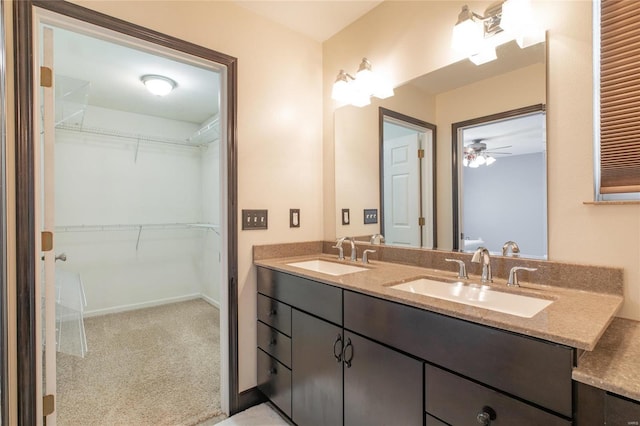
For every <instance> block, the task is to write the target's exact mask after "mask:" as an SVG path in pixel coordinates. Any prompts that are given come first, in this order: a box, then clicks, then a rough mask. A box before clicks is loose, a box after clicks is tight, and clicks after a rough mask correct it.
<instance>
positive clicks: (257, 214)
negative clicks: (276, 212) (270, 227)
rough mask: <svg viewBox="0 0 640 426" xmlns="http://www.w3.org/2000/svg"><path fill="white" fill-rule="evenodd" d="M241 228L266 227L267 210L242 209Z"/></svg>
mask: <svg viewBox="0 0 640 426" xmlns="http://www.w3.org/2000/svg"><path fill="white" fill-rule="evenodd" d="M242 229H248V230H250V229H267V210H242Z"/></svg>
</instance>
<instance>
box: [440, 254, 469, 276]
mask: <svg viewBox="0 0 640 426" xmlns="http://www.w3.org/2000/svg"><path fill="white" fill-rule="evenodd" d="M445 260H446V261H447V262H455V263H457V264H458V278H460V279H465V280H466V279H468V278H469V276H468V275H467V267H466V266H465V264H464V260H458V259H445Z"/></svg>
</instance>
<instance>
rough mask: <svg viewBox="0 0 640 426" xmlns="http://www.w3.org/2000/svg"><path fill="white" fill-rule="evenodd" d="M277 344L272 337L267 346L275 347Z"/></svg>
mask: <svg viewBox="0 0 640 426" xmlns="http://www.w3.org/2000/svg"><path fill="white" fill-rule="evenodd" d="M277 344H278V341H277V340H276V338H275V337H272V338H271V340H269V346H275V345H277Z"/></svg>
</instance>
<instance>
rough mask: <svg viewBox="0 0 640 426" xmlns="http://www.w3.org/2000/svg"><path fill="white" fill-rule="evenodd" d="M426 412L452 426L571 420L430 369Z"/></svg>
mask: <svg viewBox="0 0 640 426" xmlns="http://www.w3.org/2000/svg"><path fill="white" fill-rule="evenodd" d="M425 409H426V411H427V413H428V414H431V415H433V416H435V417H437V418H439V419H442V420H443V421H445V422H446V423H449V424H451V425H473V424H491V425H496V426H498V425H505V426H509V425H518V426H540V425H545V426H570V425H571V421H570V420H567V419H564V418H561V417H558V416H556V415H554V414H550V413H549V412H547V411H544V410H541V409H539V408H536V407H533V406H532V405H529V404H526V403H524V402H521V401H519V400H517V399H514V398H511V397H509V396H507V395H505V394H503V393H501V392H497V391H495V390H493V389H490V388H487V387H485V386H482V385H480V384H478V383H475V382H472V381H470V380H467V379H465V378H463V377H460V376H458V375H456V374H453V373H450V372H447V371H444V370H442V369H440V368H437V367H434V366H431V365H427V366H426V368H425ZM483 421H486V423H483Z"/></svg>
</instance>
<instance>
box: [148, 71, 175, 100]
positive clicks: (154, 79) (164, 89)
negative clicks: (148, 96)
mask: <svg viewBox="0 0 640 426" xmlns="http://www.w3.org/2000/svg"><path fill="white" fill-rule="evenodd" d="M140 81H142V83H144V85H145V87H146V88H147V90H148V91H149V92H150V93H152V94H154V95H156V96H166V95H168V94H169V93H171V91H172V90H173V89H175V88H176V87H177V86H178V84H177V83H176V82H175V81H173V80H171V79H170V78H168V77H164V76H161V75H143V76H142V77H140Z"/></svg>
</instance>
